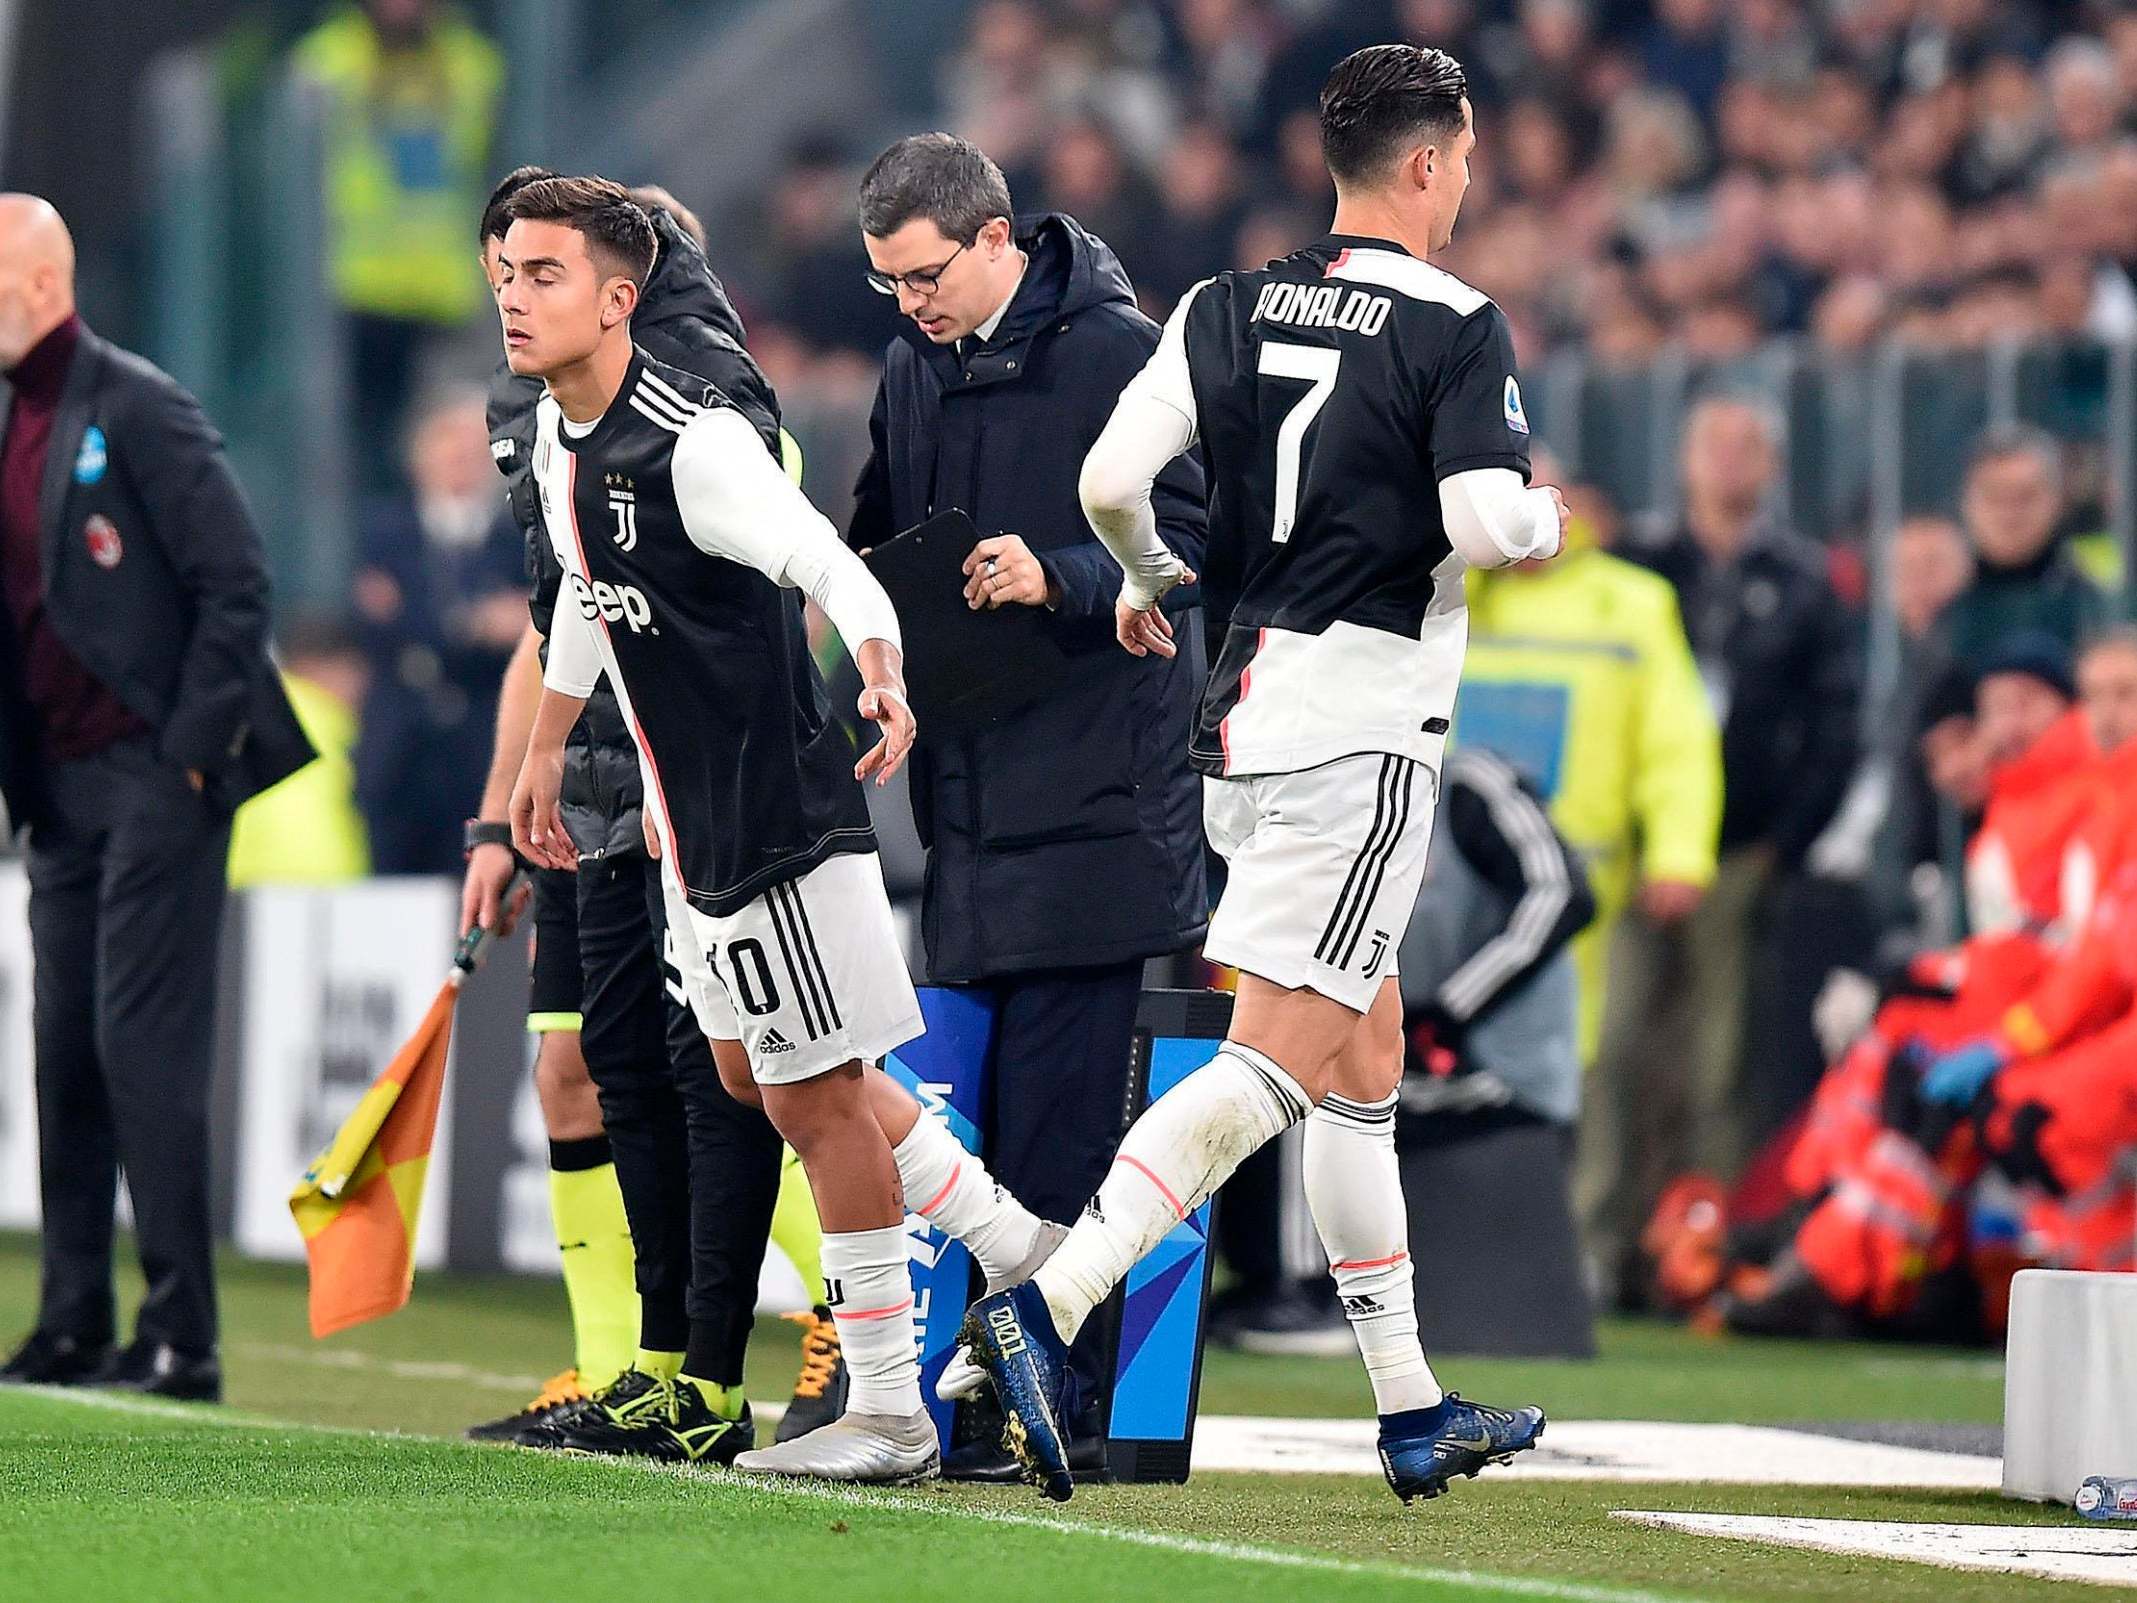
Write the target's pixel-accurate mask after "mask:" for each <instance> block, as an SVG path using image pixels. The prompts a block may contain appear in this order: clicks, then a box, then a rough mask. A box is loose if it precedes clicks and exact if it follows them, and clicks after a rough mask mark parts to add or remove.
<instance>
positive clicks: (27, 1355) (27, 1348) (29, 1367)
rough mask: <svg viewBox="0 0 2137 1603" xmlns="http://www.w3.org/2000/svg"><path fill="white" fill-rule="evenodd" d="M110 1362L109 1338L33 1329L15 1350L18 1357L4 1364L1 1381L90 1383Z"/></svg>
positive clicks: (18, 1384) (1, 1365)
mask: <svg viewBox="0 0 2137 1603" xmlns="http://www.w3.org/2000/svg"><path fill="white" fill-rule="evenodd" d="M110 1361H111V1343H110V1342H108V1341H84V1340H83V1339H82V1338H81V1337H79V1336H61V1335H57V1334H55V1333H53V1332H51V1331H48V1330H33V1331H31V1332H30V1339H29V1340H28V1341H26V1342H24V1343H23V1344H22V1345H21V1346H20V1347H17V1348H16V1349H15V1356H14V1357H12V1358H10V1359H9V1360H8V1361H7V1362H6V1363H5V1364H0V1381H8V1382H11V1383H12V1384H14V1385H17V1386H86V1385H87V1384H89V1382H90V1380H91V1379H92V1378H93V1377H94V1376H95V1374H96V1372H97V1371H98V1370H100V1369H102V1368H103V1367H104V1365H105V1364H107V1363H109V1362H110Z"/></svg>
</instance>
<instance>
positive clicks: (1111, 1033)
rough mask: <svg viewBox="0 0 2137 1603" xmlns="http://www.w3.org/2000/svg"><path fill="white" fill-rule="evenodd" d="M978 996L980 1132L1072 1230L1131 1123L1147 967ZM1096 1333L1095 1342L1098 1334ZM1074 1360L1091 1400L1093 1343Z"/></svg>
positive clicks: (1013, 979)
mask: <svg viewBox="0 0 2137 1603" xmlns="http://www.w3.org/2000/svg"><path fill="white" fill-rule="evenodd" d="M976 988H977V989H980V990H984V991H988V992H991V993H992V995H993V997H994V1002H995V1010H996V1011H995V1037H994V1065H993V1070H994V1072H993V1073H992V1074H990V1075H989V1076H988V1079H987V1085H988V1097H987V1105H986V1107H985V1108H984V1109H982V1112H981V1125H980V1128H981V1133H982V1139H983V1140H984V1142H985V1147H984V1149H983V1150H984V1151H985V1153H986V1155H987V1166H988V1167H989V1168H990V1169H992V1170H993V1171H994V1177H995V1178H996V1179H997V1180H999V1181H1001V1183H1002V1184H1003V1185H1005V1186H1007V1187H1008V1188H1009V1192H1010V1194H1011V1195H1012V1196H1014V1197H1015V1198H1016V1199H1017V1200H1018V1201H1019V1202H1022V1203H1023V1204H1024V1206H1025V1207H1027V1208H1029V1209H1031V1211H1032V1212H1033V1213H1036V1214H1037V1215H1039V1217H1040V1218H1042V1219H1052V1220H1054V1221H1055V1222H1057V1223H1059V1224H1073V1223H1075V1221H1076V1219H1077V1216H1078V1215H1080V1214H1081V1213H1082V1212H1083V1205H1084V1204H1085V1203H1087V1202H1089V1201H1090V1200H1091V1198H1092V1197H1093V1196H1095V1195H1097V1192H1098V1186H1099V1182H1100V1181H1102V1180H1104V1179H1105V1177H1106V1171H1107V1170H1109V1169H1110V1168H1112V1166H1113V1154H1114V1152H1115V1151H1116V1150H1118V1148H1119V1146H1120V1138H1121V1136H1122V1134H1123V1133H1124V1132H1125V1131H1126V1129H1127V1127H1128V1125H1129V1123H1130V1122H1131V1120H1130V1116H1129V1110H1128V1071H1129V1068H1130V1059H1131V1056H1132V1054H1133V1051H1134V1045H1135V1012H1136V1006H1137V1003H1138V1001H1139V1000H1140V998H1141V996H1142V988H1143V964H1142V960H1141V959H1140V958H1137V959H1135V960H1133V961H1130V962H1126V963H1113V964H1108V965H1106V966H1104V967H1101V968H1076V969H1046V970H1041V971H1038V972H1035V973H1029V974H1010V975H1005V976H1003V977H1002V978H1000V979H997V980H989V981H986V982H984V983H983V984H981V985H980V986H978V987H976ZM1086 1329H1087V1331H1088V1333H1089V1335H1090V1336H1091V1337H1092V1338H1095V1337H1096V1335H1097V1331H1096V1329H1095V1327H1086ZM1069 1362H1070V1364H1071V1366H1072V1367H1073V1368H1074V1369H1075V1370H1076V1373H1077V1376H1078V1378H1079V1379H1080V1381H1081V1382H1082V1389H1083V1395H1084V1396H1085V1397H1096V1396H1098V1395H1099V1392H1100V1390H1101V1386H1100V1374H1099V1355H1098V1353H1097V1350H1096V1342H1095V1339H1093V1340H1086V1339H1084V1338H1082V1337H1079V1338H1078V1340H1077V1342H1076V1344H1075V1346H1074V1347H1073V1348H1071V1350H1070V1353H1069Z"/></svg>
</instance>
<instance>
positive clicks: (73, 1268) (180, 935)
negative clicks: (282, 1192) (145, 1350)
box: [29, 737, 230, 1353]
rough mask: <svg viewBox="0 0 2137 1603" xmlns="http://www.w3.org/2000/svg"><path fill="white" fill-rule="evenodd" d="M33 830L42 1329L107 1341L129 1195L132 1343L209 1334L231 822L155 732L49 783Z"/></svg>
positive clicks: (197, 1343)
mask: <svg viewBox="0 0 2137 1603" xmlns="http://www.w3.org/2000/svg"><path fill="white" fill-rule="evenodd" d="M47 778H48V784H49V786H50V790H51V797H52V803H53V808H52V819H53V821H52V822H50V823H47V824H40V825H38V826H37V827H36V828H34V829H33V830H32V831H31V833H30V849H29V876H30V945H31V950H32V952H33V954H34V955H35V959H36V971H37V973H36V982H35V990H34V996H33V1010H34V1017H35V1023H34V1034H35V1040H36V1056H37V1150H38V1166H39V1179H40V1183H41V1188H42V1203H43V1212H44V1283H43V1290H42V1293H41V1305H40V1308H39V1311H38V1321H37V1322H38V1326H39V1328H40V1329H43V1330H47V1331H50V1332H52V1333H54V1334H61V1335H72V1336H78V1337H81V1338H83V1339H85V1340H89V1341H99V1342H100V1341H107V1340H109V1339H111V1338H112V1336H113V1335H114V1334H115V1333H116V1330H117V1319H116V1316H115V1310H114V1308H113V1295H112V1286H111V1244H112V1208H113V1205H114V1203H115V1201H116V1197H117V1190H116V1188H117V1183H118V1175H119V1171H120V1170H121V1169H122V1168H123V1169H124V1170H125V1173H126V1183H127V1188H128V1190H129V1191H130V1192H131V1194H132V1197H133V1206H134V1231H135V1238H136V1242H137V1244H138V1246H139V1249H140V1255H141V1269H142V1273H143V1274H144V1275H145V1276H146V1277H147V1280H148V1292H147V1295H146V1296H145V1297H144V1298H143V1299H142V1302H141V1309H140V1313H139V1315H138V1317H137V1319H136V1321H135V1325H134V1336H135V1339H136V1340H140V1341H161V1342H168V1343H170V1345H172V1346H173V1347H176V1348H179V1349H180V1350H182V1351H184V1352H188V1353H205V1352H208V1351H210V1350H211V1349H213V1347H214V1346H215V1340H216V1322H215V1280H214V1271H213V1265H212V1260H211V1256H210V1246H209V1218H208V1084H209V1079H210V1075H211V1073H212V1071H213V1067H214V1045H215V992H216V985H215V963H216V954H217V950H218V945H219V941H220V937H221V932H222V919H223V903H224V899H225V895H226V882H225V877H224V872H225V871H224V860H225V858H226V857H227V856H228V855H229V849H230V821H229V819H228V818H227V817H225V816H224V815H223V814H222V813H220V812H219V811H218V810H217V809H215V808H214V807H212V806H211V805H210V804H209V803H208V802H207V801H206V800H205V799H203V798H202V797H201V796H200V795H199V794H198V793H197V792H195V791H194V789H193V787H192V785H191V783H190V782H189V781H188V780H187V778H186V776H185V775H184V773H182V772H181V771H180V770H179V769H177V768H176V767H174V766H172V765H171V764H170V763H168V762H166V761H165V760H164V759H163V758H162V757H160V756H159V755H157V753H156V750H155V748H154V745H153V743H152V742H151V741H150V740H148V739H147V738H145V737H144V738H140V739H135V740H127V741H122V742H120V743H119V744H118V745H116V746H112V747H110V748H108V749H106V750H104V751H101V752H98V753H96V754H95V755H94V756H90V757H86V758H83V759H82V760H80V761H78V762H70V763H59V764H55V765H53V766H52V768H51V769H50V771H49V773H48V776H47Z"/></svg>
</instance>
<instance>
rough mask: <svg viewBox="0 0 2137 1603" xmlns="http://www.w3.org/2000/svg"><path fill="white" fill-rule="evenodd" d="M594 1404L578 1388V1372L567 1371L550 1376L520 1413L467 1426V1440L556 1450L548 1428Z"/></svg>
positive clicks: (574, 1370) (580, 1388)
mask: <svg viewBox="0 0 2137 1603" xmlns="http://www.w3.org/2000/svg"><path fill="white" fill-rule="evenodd" d="M592 1400H593V1399H592V1398H590V1397H589V1396H587V1394H586V1390H585V1388H584V1387H582V1386H581V1385H580V1384H579V1372H578V1371H577V1370H576V1369H567V1370H565V1371H564V1372H563V1373H562V1374H561V1375H552V1376H550V1377H549V1379H548V1381H547V1382H546V1383H545V1384H544V1385H543V1387H542V1389H541V1391H539V1392H538V1393H536V1394H535V1398H534V1400H533V1401H532V1402H530V1403H529V1404H527V1406H526V1407H525V1408H522V1409H520V1410H519V1411H518V1412H517V1413H511V1414H507V1415H505V1416H504V1418H502V1419H493V1420H491V1421H489V1422H488V1423H487V1424H483V1425H470V1426H468V1428H467V1432H466V1435H467V1439H468V1440H469V1441H471V1442H502V1443H506V1444H508V1445H510V1446H513V1447H548V1446H553V1445H555V1444H554V1443H553V1442H551V1441H550V1439H549V1427H550V1426H552V1425H555V1424H559V1423H562V1422H563V1421H564V1420H566V1419H568V1418H573V1417H576V1416H577V1414H578V1412H579V1410H581V1409H583V1408H585V1407H586V1406H587V1405H588V1404H589V1403H591V1402H592Z"/></svg>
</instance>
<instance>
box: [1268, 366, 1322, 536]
mask: <svg viewBox="0 0 2137 1603" xmlns="http://www.w3.org/2000/svg"><path fill="white" fill-rule="evenodd" d="M1342 362H1343V353H1342V352H1341V351H1339V350H1335V349H1332V348H1330V347H1328V346H1325V345H1286V344H1284V343H1282V342H1281V341H1278V340H1263V341H1262V345H1261V360H1260V362H1259V363H1258V367H1257V370H1258V371H1259V372H1260V373H1262V374H1263V376H1265V377H1267V378H1288V379H1303V380H1305V381H1306V383H1307V384H1308V385H1309V386H1310V387H1309V388H1308V389H1307V391H1306V393H1305V394H1304V395H1302V396H1300V397H1299V398H1298V400H1297V401H1295V402H1293V403H1292V406H1291V410H1290V411H1288V412H1286V413H1285V414H1284V421H1283V422H1282V423H1280V424H1278V425H1277V428H1276V497H1275V502H1274V507H1273V510H1274V512H1275V517H1274V519H1273V520H1272V522H1271V523H1270V526H1269V538H1270V540H1271V541H1273V542H1274V543H1275V544H1277V545H1282V544H1283V543H1284V542H1285V541H1287V540H1289V539H1290V538H1291V526H1292V524H1294V523H1295V522H1297V521H1298V512H1299V454H1300V452H1301V451H1302V450H1303V449H1304V448H1305V443H1306V430H1307V428H1308V426H1309V425H1311V424H1312V422H1313V420H1314V419H1315V418H1316V417H1318V416H1319V415H1320V411H1321V408H1322V407H1324V406H1326V405H1327V404H1328V397H1329V396H1330V395H1332V394H1333V393H1334V392H1335V388H1336V369H1337V368H1338V367H1340V366H1341V365H1342Z"/></svg>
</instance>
